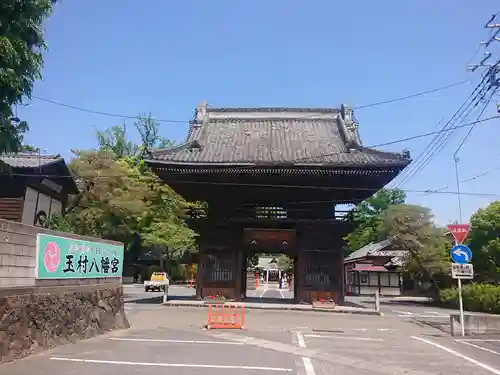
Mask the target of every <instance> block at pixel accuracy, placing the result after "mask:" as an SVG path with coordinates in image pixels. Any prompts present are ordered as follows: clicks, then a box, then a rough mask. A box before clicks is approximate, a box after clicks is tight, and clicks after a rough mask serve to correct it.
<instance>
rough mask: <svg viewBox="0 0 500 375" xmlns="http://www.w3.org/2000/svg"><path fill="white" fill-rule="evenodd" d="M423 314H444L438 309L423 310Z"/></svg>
mask: <svg viewBox="0 0 500 375" xmlns="http://www.w3.org/2000/svg"><path fill="white" fill-rule="evenodd" d="M424 314H434V315H444V313H443V312H440V311H424Z"/></svg>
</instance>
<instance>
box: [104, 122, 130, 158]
mask: <svg viewBox="0 0 500 375" xmlns="http://www.w3.org/2000/svg"><path fill="white" fill-rule="evenodd" d="M96 136H97V141H98V142H99V147H100V149H101V150H108V151H111V152H112V153H114V154H115V155H116V157H118V158H124V157H127V156H135V155H137V153H138V152H139V147H138V146H137V145H136V144H134V143H133V142H132V141H129V140H128V139H127V126H126V125H125V124H123V125H122V126H112V127H111V128H110V129H105V130H104V131H97V132H96Z"/></svg>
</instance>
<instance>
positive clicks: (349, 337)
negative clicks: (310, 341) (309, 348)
mask: <svg viewBox="0 0 500 375" xmlns="http://www.w3.org/2000/svg"><path fill="white" fill-rule="evenodd" d="M304 336H305V337H312V338H317V339H342V340H358V341H384V339H378V338H376V339H375V338H371V337H354V336H337V335H335V336H333V335H328V336H325V335H304Z"/></svg>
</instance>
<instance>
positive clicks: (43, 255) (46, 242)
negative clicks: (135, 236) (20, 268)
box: [35, 234, 123, 280]
mask: <svg viewBox="0 0 500 375" xmlns="http://www.w3.org/2000/svg"><path fill="white" fill-rule="evenodd" d="M122 273H123V245H121V246H118V245H112V244H109V243H103V242H93V241H82V240H75V239H72V238H64V237H59V236H52V235H48V234H38V235H37V240H36V263H35V278H36V279H39V280H40V279H81V278H98V277H122Z"/></svg>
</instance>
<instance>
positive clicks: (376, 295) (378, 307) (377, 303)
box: [375, 290, 380, 312]
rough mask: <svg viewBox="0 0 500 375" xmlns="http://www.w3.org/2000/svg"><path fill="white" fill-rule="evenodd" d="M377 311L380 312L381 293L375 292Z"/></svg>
mask: <svg viewBox="0 0 500 375" xmlns="http://www.w3.org/2000/svg"><path fill="white" fill-rule="evenodd" d="M375 311H376V312H380V294H379V291H378V290H376V291H375Z"/></svg>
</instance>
